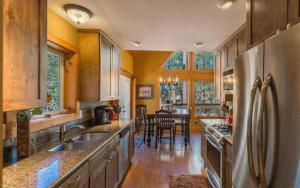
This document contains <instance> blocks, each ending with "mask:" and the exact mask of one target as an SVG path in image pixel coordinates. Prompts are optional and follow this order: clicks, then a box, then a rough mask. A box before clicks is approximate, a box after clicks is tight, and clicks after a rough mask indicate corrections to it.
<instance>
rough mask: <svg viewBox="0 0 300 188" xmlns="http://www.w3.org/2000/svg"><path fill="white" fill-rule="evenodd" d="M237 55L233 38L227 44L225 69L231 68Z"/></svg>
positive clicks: (235, 41) (235, 42)
mask: <svg viewBox="0 0 300 188" xmlns="http://www.w3.org/2000/svg"><path fill="white" fill-rule="evenodd" d="M236 57H237V40H236V38H234V39H233V40H231V41H230V42H229V43H228V44H227V66H226V69H232V68H233V64H234V59H235V58H236Z"/></svg>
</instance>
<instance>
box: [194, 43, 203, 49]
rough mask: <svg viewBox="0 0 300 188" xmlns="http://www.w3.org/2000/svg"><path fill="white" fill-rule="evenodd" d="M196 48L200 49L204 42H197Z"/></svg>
mask: <svg viewBox="0 0 300 188" xmlns="http://www.w3.org/2000/svg"><path fill="white" fill-rule="evenodd" d="M194 46H195V47H196V48H200V47H202V46H203V43H202V42H197V43H195V44H194Z"/></svg>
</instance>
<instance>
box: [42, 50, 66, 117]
mask: <svg viewBox="0 0 300 188" xmlns="http://www.w3.org/2000/svg"><path fill="white" fill-rule="evenodd" d="M47 64H48V66H47V67H48V68H47V72H48V73H47V105H46V107H45V111H46V112H52V113H55V112H60V111H61V110H62V108H63V80H64V79H63V78H64V77H63V74H64V54H63V53H61V52H59V51H57V50H53V49H48V53H47Z"/></svg>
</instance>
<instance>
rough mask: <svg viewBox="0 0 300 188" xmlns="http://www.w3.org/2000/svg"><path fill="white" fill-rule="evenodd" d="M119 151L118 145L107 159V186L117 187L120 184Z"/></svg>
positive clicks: (108, 187) (110, 187)
mask: <svg viewBox="0 0 300 188" xmlns="http://www.w3.org/2000/svg"><path fill="white" fill-rule="evenodd" d="M118 153H119V147H117V148H116V149H115V150H114V151H113V152H112V153H111V154H110V156H109V159H108V160H107V161H106V171H105V172H106V188H115V187H117V185H118Z"/></svg>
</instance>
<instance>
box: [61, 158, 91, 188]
mask: <svg viewBox="0 0 300 188" xmlns="http://www.w3.org/2000/svg"><path fill="white" fill-rule="evenodd" d="M59 187H60V188H74V187H77V188H89V163H86V164H85V165H83V166H82V167H81V168H80V169H79V170H77V171H76V172H75V173H74V174H73V175H72V176H71V177H69V178H68V179H67V180H66V181H65V182H64V183H63V184H62V185H60V186H59Z"/></svg>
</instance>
